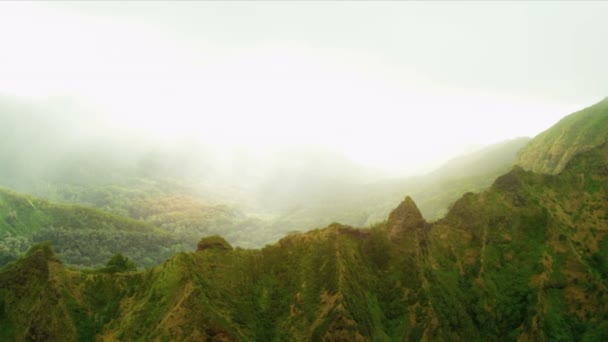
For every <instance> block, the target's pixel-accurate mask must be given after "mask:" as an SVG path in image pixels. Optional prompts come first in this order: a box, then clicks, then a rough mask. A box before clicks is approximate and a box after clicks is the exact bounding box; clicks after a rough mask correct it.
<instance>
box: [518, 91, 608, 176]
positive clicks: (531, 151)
mask: <svg viewBox="0 0 608 342" xmlns="http://www.w3.org/2000/svg"><path fill="white" fill-rule="evenodd" d="M606 127H608V98H605V99H604V100H602V101H600V102H599V103H596V104H595V105H593V106H591V107H588V108H585V109H583V110H580V111H578V112H576V113H573V114H570V115H568V116H566V117H565V118H563V119H562V120H560V121H559V122H558V123H557V124H555V125H554V126H553V127H551V128H549V129H547V130H546V131H544V132H543V133H541V134H539V135H538V136H536V137H535V138H534V139H533V140H532V141H531V142H530V143H529V144H528V145H527V146H526V147H525V148H523V149H522V151H521V153H520V155H519V158H518V162H517V163H518V164H519V165H521V166H522V167H523V168H524V169H526V170H530V171H534V172H538V173H549V174H555V173H559V172H560V171H561V170H562V169H563V168H564V167H565V166H566V164H567V163H568V161H569V160H570V159H571V158H572V157H573V156H575V155H576V154H577V153H579V152H581V151H586V150H588V149H591V148H593V147H595V146H598V145H601V144H603V143H604V142H606V140H607V138H608V130H607V129H606Z"/></svg>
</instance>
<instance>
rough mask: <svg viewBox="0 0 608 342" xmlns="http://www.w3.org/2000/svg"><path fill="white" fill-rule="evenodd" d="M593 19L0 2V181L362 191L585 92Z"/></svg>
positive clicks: (514, 11) (483, 11) (518, 132)
mask: <svg viewBox="0 0 608 342" xmlns="http://www.w3.org/2000/svg"><path fill="white" fill-rule="evenodd" d="M606 14H608V5H607V4H605V3H601V2H588V3H578V2H577V3H566V2H542V3H536V2H534V3H519V2H518V3H508V2H493V3H479V2H459V3H445V2H432V3H417V2H381V3H372V2H328V3H324V2H311V3H308V2H261V1H260V2H253V1H251V2H228V3H221V2H129V3H117V2H92V3H91V2H87V3H78V2H59V3H58V2H6V3H2V4H0V41H1V42H2V53H0V94H1V99H0V100H1V101H0V102H1V103H0V122H1V125H0V130H1V132H2V136H3V143H2V145H1V147H0V152H1V153H0V158H2V175H1V178H2V179H1V180H2V182H3V183H2V185H3V186H11V187H15V188H17V189H19V190H24V191H25V190H27V191H30V192H34V193H38V194H41V193H44V191H40V189H39V188H38V190H37V191H34V190H36V189H34V186H33V184H34V183H36V181H39V180H41V179H46V180H49V181H52V182H58V181H61V182H70V184H72V183H74V184H75V183H78V182H81V183H87V182H100V183H104V184H106V183H107V184H110V183H112V182H117V180H120V182H128V180H126V179H129V178H128V177H134V178H138V179H139V178H142V177H143V178H146V177H148V178H155V179H159V178H162V179H171V180H172V181H178V182H179V183H180V184H182V185H184V186H185V187H186V188H188V189H193V190H192V191H193V192H195V193H196V194H197V196H202V197H204V198H205V199H208V200H212V201H214V202H217V203H232V204H235V205H237V206H239V208H247V209H248V210H251V211H252V212H256V213H266V212H276V211H277V210H280V211H282V212H285V211H288V210H292V209H293V208H295V207H297V206H299V205H302V203H311V202H315V201H317V202H319V203H324V205H325V204H327V203H328V202H331V200H330V199H328V198H325V197H323V196H326V195H327V193H328V192H330V193H332V194H334V195H336V194H337V195H336V196H338V195H339V196H338V197H340V196H341V198H347V197H349V196H350V197H357V196H362V194H361V193H357V194H356V195H354V194H353V189H363V188H365V187H366V186H371V185H373V184H379V182H380V183H381V182H383V181H385V180H387V179H404V177H406V176H415V175H424V174H428V173H429V172H432V171H433V170H435V169H437V168H438V167H440V166H441V165H443V164H444V163H445V162H446V161H448V160H450V159H451V158H454V157H456V156H459V155H462V154H466V153H469V152H472V151H475V150H478V149H480V148H482V147H484V146H488V145H492V144H496V143H499V142H502V141H506V140H509V139H514V138H518V137H523V136H534V135H535V134H537V133H539V132H541V131H542V130H544V129H546V128H548V127H549V126H551V125H552V124H553V123H555V122H556V121H558V120H559V119H560V118H561V117H563V116H564V115H566V114H569V113H570V112H573V111H575V110H577V109H580V108H583V107H585V106H587V105H590V104H592V103H594V102H596V101H598V100H599V99H601V98H603V97H604V96H605V89H606V88H607V86H608V68H606V67H605V65H604V64H605V61H606V60H607V59H608V48H606V45H605V44H602V42H603V41H604V40H605V37H606V36H608V25H606V24H605V20H603V19H604V18H605V17H606ZM513 153H514V152H513V151H511V150H509V154H508V155H509V156H512V155H513ZM510 158H512V157H510ZM467 165H469V164H467ZM501 167H502V166H501ZM493 172H494V171H493ZM125 177H127V178H125ZM390 184H393V185H394V183H390ZM408 184H410V183H408ZM393 185H391V186H393ZM408 186H409V185H408ZM399 189H400V190H399V191H401V190H403V189H402V188H399ZM360 191H362V190H360ZM324 194H325V195H324ZM403 195H404V194H398V196H403ZM398 196H397V195H395V198H397V197H398ZM326 197H327V196H326ZM321 198H325V200H323V201H321V200H320V199H321ZM332 198H333V197H332ZM393 200H394V199H393ZM384 209H386V208H384ZM384 209H383V210H384ZM357 220H358V221H356V222H367V221H368V219H366V218H363V219H357Z"/></svg>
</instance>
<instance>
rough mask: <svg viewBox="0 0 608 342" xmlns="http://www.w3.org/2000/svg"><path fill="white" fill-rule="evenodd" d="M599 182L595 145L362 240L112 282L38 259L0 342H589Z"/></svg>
mask: <svg viewBox="0 0 608 342" xmlns="http://www.w3.org/2000/svg"><path fill="white" fill-rule="evenodd" d="M607 184H608V145H607V144H604V145H601V146H599V147H596V148H593V149H590V150H588V151H586V152H584V153H581V154H579V155H577V156H575V157H574V158H572V159H571V160H570V162H568V163H567V165H566V166H565V168H564V170H563V172H561V173H560V174H558V175H539V174H534V173H531V172H527V171H524V170H523V169H521V168H514V169H513V170H511V171H509V172H508V173H506V174H504V175H503V176H501V177H499V178H498V179H497V180H496V181H495V182H494V184H493V185H492V187H491V188H490V189H488V190H486V191H484V192H482V193H479V194H472V193H468V194H466V195H464V196H463V197H461V198H460V199H459V200H458V201H456V203H455V204H454V205H453V206H452V207H451V209H450V211H449V212H448V214H447V215H446V216H445V218H443V219H441V220H439V221H437V222H435V223H428V222H426V221H425V220H424V219H423V217H422V215H421V214H420V212H419V210H418V209H417V208H416V205H415V204H414V202H413V201H412V200H411V199H410V198H407V199H406V200H405V201H404V202H403V203H402V204H401V205H400V206H399V207H397V208H396V209H395V210H394V211H393V212H392V213H391V214H390V216H389V218H388V220H387V221H386V222H384V223H382V224H379V225H376V226H375V227H372V228H370V229H354V228H351V227H348V226H344V225H340V224H332V225H330V226H329V227H327V228H325V229H321V230H314V231H311V232H308V233H304V234H292V235H289V236H287V237H285V238H283V239H282V240H280V241H279V242H278V243H276V244H274V245H271V246H268V247H266V248H264V249H261V250H243V249H238V248H237V249H232V248H231V247H229V246H228V245H227V244H226V243H225V242H222V241H221V239H219V238H213V239H210V240H203V241H202V242H201V243H200V244H199V250H198V251H196V252H192V253H180V254H177V255H175V256H174V257H172V258H171V259H169V260H167V261H166V262H165V263H163V264H162V265H160V266H158V267H155V268H154V269H152V270H149V271H146V272H130V273H117V274H106V273H95V272H92V273H91V272H89V273H83V272H81V271H74V270H71V269H68V268H66V267H64V266H63V265H62V264H61V263H60V262H59V261H58V260H57V259H56V258H55V257H54V256H53V254H52V252H51V251H50V250H49V248H48V247H45V246H41V247H38V248H36V249H34V250H32V251H30V253H29V256H27V257H25V258H24V259H21V260H19V261H17V262H15V263H13V264H10V265H8V266H6V267H5V268H4V269H3V270H2V271H1V272H0V288H1V289H2V290H0V303H1V305H0V308H2V311H1V312H0V315H1V316H0V337H2V339H4V340H24V339H40V338H47V339H48V338H53V337H57V339H65V340H73V339H77V340H83V341H84V340H90V339H92V337H93V336H98V337H100V338H102V339H105V340H116V339H120V340H155V339H159V340H163V339H168V338H171V339H183V340H186V341H207V340H209V341H251V340H258V341H273V340H291V341H308V340H312V341H321V340H326V341H347V340H348V341H368V340H406V339H407V340H434V341H438V340H439V341H440V340H445V341H449V340H512V341H515V340H523V341H526V340H593V341H597V340H605V339H606V338H608V324H606V322H607V319H608V309H607V308H606V307H605V306H604V305H602V303H604V302H605V301H606V300H607V299H608V297H607V296H608V289H607V287H606V286H607V285H608V267H607V266H606V265H608V210H607V209H606V208H608V203H607V202H606V198H608V186H607ZM218 239H219V240H218ZM42 308H45V309H42ZM24 312H29V314H28V315H24V314H23V313H24ZM59 336H62V337H61V338H59Z"/></svg>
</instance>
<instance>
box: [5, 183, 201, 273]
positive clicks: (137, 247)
mask: <svg viewBox="0 0 608 342" xmlns="http://www.w3.org/2000/svg"><path fill="white" fill-rule="evenodd" d="M42 241H50V242H51V243H52V244H53V247H54V248H55V251H56V252H57V253H58V257H59V258H61V259H62V260H64V261H65V262H66V263H69V264H72V265H79V266H85V267H94V266H101V265H104V264H105V263H106V261H107V260H108V259H109V258H110V257H111V256H112V255H113V254H115V253H125V254H127V255H129V256H130V257H131V258H133V259H134V260H135V261H136V262H137V264H138V265H139V266H142V267H144V266H147V267H149V266H153V265H156V264H158V263H160V262H161V261H163V260H165V259H166V258H167V257H169V256H171V255H172V254H174V253H175V252H177V251H181V250H185V249H190V248H191V247H192V246H193V245H194V243H195V242H196V240H194V241H191V242H190V241H188V240H185V239H179V238H176V236H175V235H170V234H168V233H166V232H165V231H163V230H161V229H159V228H157V227H155V226H153V225H150V224H148V223H145V222H141V221H137V220H133V219H129V218H124V217H120V216H115V215H112V214H109V213H107V212H104V211H100V210H96V209H91V208H86V207H81V206H74V205H61V204H54V203H51V202H48V201H45V200H41V199H37V198H34V197H30V196H24V195H20V194H17V193H14V192H12V191H9V190H2V189H0V265H4V264H6V263H7V262H9V261H11V260H14V259H15V258H17V257H18V256H19V255H21V254H23V253H24V252H25V251H26V250H27V249H28V248H29V247H30V246H31V245H32V244H33V243H36V242H42Z"/></svg>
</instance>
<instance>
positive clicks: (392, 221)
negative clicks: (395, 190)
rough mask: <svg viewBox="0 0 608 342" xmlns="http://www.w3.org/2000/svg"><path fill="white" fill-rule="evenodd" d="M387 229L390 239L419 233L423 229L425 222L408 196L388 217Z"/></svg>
mask: <svg viewBox="0 0 608 342" xmlns="http://www.w3.org/2000/svg"><path fill="white" fill-rule="evenodd" d="M387 227H388V229H389V232H390V237H391V239H394V238H397V237H399V236H401V235H403V234H404V233H405V234H406V233H408V232H410V233H414V232H418V231H421V230H422V229H424V227H425V221H424V218H423V217H422V214H421V213H420V210H418V207H417V206H416V203H414V200H412V198H411V197H410V196H407V197H406V198H405V199H404V200H403V202H401V204H399V206H398V207H397V208H395V209H394V210H393V211H392V212H391V214H390V215H389V217H388V221H387Z"/></svg>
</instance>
